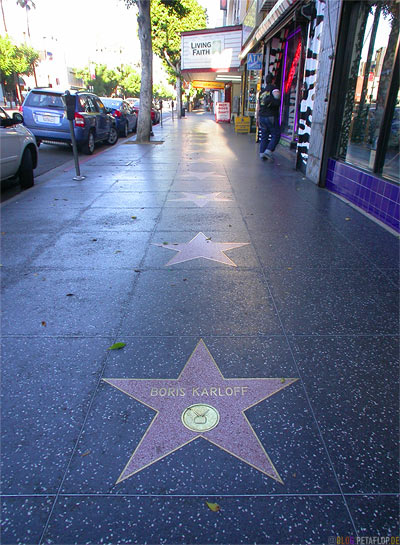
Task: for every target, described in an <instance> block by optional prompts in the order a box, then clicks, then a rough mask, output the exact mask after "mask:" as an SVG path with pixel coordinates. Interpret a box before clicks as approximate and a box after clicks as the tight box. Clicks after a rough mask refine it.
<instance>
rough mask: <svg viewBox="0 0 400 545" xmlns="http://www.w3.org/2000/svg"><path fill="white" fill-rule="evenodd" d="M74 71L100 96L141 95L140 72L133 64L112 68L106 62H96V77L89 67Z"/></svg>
mask: <svg viewBox="0 0 400 545" xmlns="http://www.w3.org/2000/svg"><path fill="white" fill-rule="evenodd" d="M74 73H75V76H76V77H77V78H78V79H82V80H83V82H84V84H85V86H86V87H91V88H93V92H94V93H96V95H99V96H112V95H116V94H118V95H121V96H124V97H125V96H127V95H128V96H139V93H140V74H139V73H138V72H137V71H136V70H135V69H134V68H133V67H132V66H121V67H119V68H117V69H115V70H111V69H109V68H107V66H106V65H104V64H96V65H95V78H94V79H93V77H92V73H91V70H90V69H89V68H84V69H83V70H74Z"/></svg>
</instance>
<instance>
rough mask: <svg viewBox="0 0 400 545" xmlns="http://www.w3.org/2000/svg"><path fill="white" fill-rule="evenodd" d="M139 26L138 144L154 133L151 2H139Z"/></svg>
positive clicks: (142, 0)
mask: <svg viewBox="0 0 400 545" xmlns="http://www.w3.org/2000/svg"><path fill="white" fill-rule="evenodd" d="M138 8H139V14H138V26H139V40H140V49H141V61H142V78H141V83H140V109H139V118H138V126H137V135H136V142H149V141H150V133H151V132H152V123H151V102H152V97H153V48H152V43H151V19H150V0H138Z"/></svg>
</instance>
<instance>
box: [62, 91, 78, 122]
mask: <svg viewBox="0 0 400 545" xmlns="http://www.w3.org/2000/svg"><path fill="white" fill-rule="evenodd" d="M63 100H64V104H65V109H66V111H67V119H68V121H73V120H74V119H75V101H76V97H75V95H71V93H70V92H69V91H65V93H64V95H63Z"/></svg>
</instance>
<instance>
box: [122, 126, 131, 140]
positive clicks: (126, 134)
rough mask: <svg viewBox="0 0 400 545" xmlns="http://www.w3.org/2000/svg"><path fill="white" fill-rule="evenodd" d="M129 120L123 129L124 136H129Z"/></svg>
mask: <svg viewBox="0 0 400 545" xmlns="http://www.w3.org/2000/svg"><path fill="white" fill-rule="evenodd" d="M128 132H129V131H128V122H126V123H125V125H124V127H123V129H122V136H124V137H125V138H126V137H127V136H128Z"/></svg>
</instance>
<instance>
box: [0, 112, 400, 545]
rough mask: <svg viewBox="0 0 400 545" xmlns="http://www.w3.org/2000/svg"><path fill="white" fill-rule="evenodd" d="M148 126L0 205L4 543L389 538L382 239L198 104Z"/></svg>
mask: <svg viewBox="0 0 400 545" xmlns="http://www.w3.org/2000/svg"><path fill="white" fill-rule="evenodd" d="M155 139H156V140H159V141H163V143H162V144H150V145H136V144H133V139H132V138H131V139H129V140H124V141H123V142H122V141H121V142H120V143H119V144H117V145H116V146H114V147H112V148H104V149H102V150H101V152H100V153H98V154H96V155H95V156H93V157H91V158H89V159H88V160H86V161H85V162H84V163H83V164H82V166H81V171H82V174H83V175H85V176H86V179H85V180H84V181H81V182H76V181H73V180H72V177H73V174H74V172H73V170H71V169H70V168H69V167H63V168H58V169H56V170H54V171H52V172H50V173H48V174H46V175H44V176H42V177H40V179H38V180H37V184H36V185H35V187H33V188H32V189H30V190H27V191H25V192H24V193H22V194H20V195H18V196H17V197H14V198H12V199H11V200H10V201H8V202H6V203H4V204H3V206H2V227H1V242H2V261H1V263H2V268H1V271H2V278H3V285H2V306H3V324H2V334H3V335H2V343H3V348H2V354H3V370H2V426H1V428H2V429H1V432H2V453H1V454H2V456H1V458H2V534H1V543H2V544H4V545H8V544H10V545H11V544H23V545H31V544H32V545H33V544H35V545H36V544H40V545H42V544H55V545H72V544H79V545H80V544H93V545H97V544H100V543H105V544H110V545H116V544H158V543H163V544H168V545H173V544H179V545H183V544H185V545H191V544H226V545H234V544H243V545H245V544H260V545H261V544H265V545H286V544H292V545H294V544H298V545H302V544H312V545H325V544H329V545H330V544H334V543H335V544H339V545H342V544H356V543H364V544H365V545H366V544H368V543H371V545H373V544H375V543H379V545H382V544H384V543H391V544H398V543H399V538H398V536H399V516H398V515H399V473H398V462H399V450H398V439H399V388H398V386H399V368H398V355H399V345H398V333H399V322H398V302H399V298H398V265H399V247H398V240H397V238H396V237H395V236H394V235H393V234H391V233H390V232H388V231H386V230H385V229H383V228H382V227H381V226H379V225H377V224H376V223H373V222H372V221H371V220H370V219H369V218H367V217H365V216H364V215H362V214H360V213H359V212H357V211H356V210H354V209H353V208H351V207H350V206H348V205H347V204H345V203H344V202H342V201H341V200H339V199H337V198H336V197H335V196H333V195H331V194H330V193H329V192H327V191H325V190H322V189H319V188H317V187H316V186H315V185H314V184H312V183H311V182H310V181H308V180H306V179H305V178H304V176H303V175H302V174H301V173H299V172H297V171H295V170H294V169H293V161H292V160H291V159H290V155H289V152H288V151H286V150H285V149H283V148H282V147H280V148H278V151H277V153H276V156H277V157H276V161H275V163H273V164H271V163H267V162H262V161H260V160H259V157H258V149H257V146H256V145H255V144H254V135H240V134H239V135H238V134H235V133H234V131H233V126H230V125H217V124H215V122H214V120H213V118H212V117H211V115H210V114H206V113H202V112H195V113H192V114H187V116H186V117H185V118H183V119H182V120H174V121H172V120H169V121H166V122H164V125H163V127H160V126H157V127H155ZM199 233H202V236H197V235H198V234H199ZM196 237H197V238H196ZM190 241H192V244H191V246H189V245H188V243H190ZM193 241H194V243H193ZM196 241H201V244H202V245H203V246H202V247H200V245H197V243H196ZM207 244H208V245H207ZM229 246H231V249H227V248H228V247H229ZM204 247H206V250H204ZM173 250H175V252H174V251H173ZM204 253H205V254H206V257H207V256H208V257H207V258H204ZM201 256H203V257H201ZM210 256H211V257H210ZM117 342H121V343H125V346H124V347H123V348H121V349H119V350H109V348H110V347H111V346H112V345H113V344H114V343H117ZM196 347H197V348H196ZM199 347H200V348H201V350H202V351H203V352H202V354H203V355H202V356H201V357H200V358H199V357H198V355H199V352H198V350H200V348H199ZM196 351H197V352H196ZM205 360H207V362H208V363H207V365H205V363H204V361H205ZM188 362H191V364H190V372H188V371H186V374H185V373H184V374H183V376H185V377H186V378H185V379H184V380H183V379H179V380H177V379H178V378H179V377H180V376H181V374H182V373H183V370H184V369H189V367H185V366H187V365H188ZM210 362H211V363H210ZM196 365H197V367H196ZM121 379H122V380H121ZM126 379H130V381H131V382H129V384H132V385H133V384H135V385H136V384H137V385H138V386H137V387H136V386H135V388H136V390H135V389H134V388H133V386H132V389H131V390H129V388H128V390H129V391H128V392H127V391H125V392H124V391H119V390H118V389H116V388H115V387H113V385H115V384H118V385H121V384H123V385H125V384H128V382H127V380H126ZM232 379H234V380H232ZM261 379H264V380H261ZM265 379H267V380H265ZM113 381H114V382H113ZM253 384H254V385H258V386H257V388H258V389H260V388H261V390H262V388H263V384H266V385H268V386H266V389H265V391H263V392H261V391H258V390H257V392H253V391H252V390H251V389H252V385H253ZM164 385H165V386H166V388H164ZM243 385H244V386H243ZM271 385H273V387H272V386H271ZM175 386H179V388H180V390H179V388H176V389H175ZM217 386H218V388H217ZM231 386H232V387H231ZM233 386H235V387H236V389H234V388H233ZM242 386H243V387H242ZM152 388H153V389H152ZM246 388H247V389H246ZM137 392H139V393H140V396H142V398H141V399H138V397H140V396H139V394H138V393H137ZM250 393H251V394H252V396H253V397H254V399H253V397H251V396H250ZM255 393H257V395H258V397H257V396H256V395H255ZM127 394H128V395H127ZM253 394H254V395H253ZM163 396H165V397H164V399H165V403H163ZM175 396H176V397H175ZM224 396H225V399H224ZM227 396H228V397H227ZM235 396H239V397H237V398H236V399H235ZM246 396H248V398H246ZM153 397H154V400H155V398H157V402H156V401H154V403H153V401H152V399H153ZM250 398H251V402H250ZM239 401H240V403H239ZM193 403H196V405H195V411H198V412H192V417H191V418H192V420H190V419H189V420H190V421H189V420H187V418H186V416H187V414H188V413H187V411H188V410H190V407H191V406H194V405H193ZM239 405H240V410H239V408H238V407H239ZM196 407H197V408H196ZM198 407H200V409H199V408H198ZM207 407H208V408H207ZM243 407H244V410H243V411H242V408H243ZM183 409H184V410H183ZM182 410H183V412H182ZM185 411H186V412H185ZM207 411H208V412H207ZM185 415H186V416H185ZM205 415H208V416H205ZM210 415H213V417H215V419H218V418H219V421H218V423H217V424H216V427H214V428H213V429H211V424H209V426H210V429H208V428H207V425H208V424H207V422H210V420H209V421H208V420H207V418H210ZM161 418H164V420H165V421H166V422H167V424H166V426H165V429H164V427H163V426H160V425H159V423H160V422H161V420H160V419H161ZM157 419H158V424H157V426H158V427H156V425H155V424H154V423H155V422H157ZM215 421H216V420H215ZM153 424H154V427H153V428H152V426H153ZM199 425H200V426H201V425H203V426H205V427H204V428H201V429H200V428H196V426H199ZM212 425H213V426H215V422H214V424H212ZM190 426H194V427H193V428H191V427H190ZM199 429H200V431H199ZM160 430H161V431H160ZM196 430H197V431H196ZM204 430H205V431H204ZM243 430H246V434H250V435H246V434H244V436H243V433H244V431H243ZM250 436H251V441H249V440H248V439H247V443H246V437H250ZM214 437H219V444H218V442H213V438H214ZM182 438H184V441H183V442H184V443H185V444H183V445H182V446H181V444H180V443H179V440H181V439H182ZM181 442H182V441H181ZM250 443H251V446H250ZM168 445H172V446H168ZM235 445H236V446H235ZM139 446H141V448H138V447H139ZM234 448H236V449H237V452H239V453H240V456H237V455H235V453H234V452H233V451H234ZM246 448H247V449H248V450H247V451H246ZM136 449H138V450H137V451H136ZM143 452H144V455H143ZM254 453H256V454H254ZM140 456H142V458H140ZM252 456H253V458H254V456H255V457H256V458H257V456H258V458H257V460H259V461H260V466H262V464H263V463H264V465H265V467H268V468H270V469H268V471H266V472H263V471H262V470H260V468H259V467H256V466H255V465H253V464H252ZM256 458H254V459H256ZM263 460H264V461H263ZM129 461H131V462H132V467H135V471H136V469H137V468H138V467H139V470H138V471H136V472H132V471H130V470H129V467H131V466H127V463H128V462H129ZM268 461H269V462H268ZM267 462H268V463H267ZM135 464H136V465H135ZM268 464H270V465H268ZM126 467H128V470H127V472H126V473H125V475H124V479H122V480H118V479H119V476H120V475H121V474H122V472H123V471H124V468H126ZM271 467H273V468H274V469H271ZM275 471H276V473H275ZM268 473H269V474H268ZM277 475H279V478H277ZM271 477H272V478H271ZM207 502H208V503H207ZM215 504H217V507H215ZM213 509H216V510H213ZM372 538H375V541H374V542H372V541H370V542H369V541H368V539H372ZM388 538H389V541H387V539H388ZM357 539H358V541H357ZM362 539H364V541H362ZM378 539H380V540H381V541H377V540H378ZM396 539H397V541H396ZM385 540H386V541H385Z"/></svg>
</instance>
